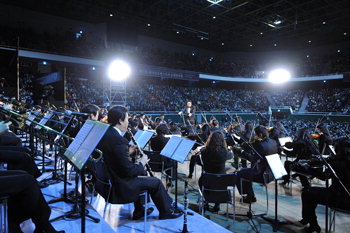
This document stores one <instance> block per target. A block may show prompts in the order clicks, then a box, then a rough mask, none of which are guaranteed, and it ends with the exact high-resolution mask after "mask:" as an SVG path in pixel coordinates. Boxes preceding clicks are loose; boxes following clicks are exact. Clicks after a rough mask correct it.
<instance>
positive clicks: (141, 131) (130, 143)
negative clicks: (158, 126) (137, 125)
mask: <svg viewBox="0 0 350 233" xmlns="http://www.w3.org/2000/svg"><path fill="white" fill-rule="evenodd" d="M142 134H143V130H141V129H139V130H137V132H136V133H135V135H134V138H135V140H136V142H137V139H139V137H141V135H142ZM129 145H134V142H133V141H132V140H131V141H130V142H129Z"/></svg>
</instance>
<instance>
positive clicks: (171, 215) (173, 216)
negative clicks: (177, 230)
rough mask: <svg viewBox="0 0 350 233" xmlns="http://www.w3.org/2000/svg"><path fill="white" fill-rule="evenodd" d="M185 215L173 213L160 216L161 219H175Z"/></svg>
mask: <svg viewBox="0 0 350 233" xmlns="http://www.w3.org/2000/svg"><path fill="white" fill-rule="evenodd" d="M182 214H183V213H182V212H180V213H175V212H171V213H169V214H164V215H159V219H173V218H178V217H180V216H181V215H182Z"/></svg>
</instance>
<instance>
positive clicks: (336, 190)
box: [301, 155, 350, 232]
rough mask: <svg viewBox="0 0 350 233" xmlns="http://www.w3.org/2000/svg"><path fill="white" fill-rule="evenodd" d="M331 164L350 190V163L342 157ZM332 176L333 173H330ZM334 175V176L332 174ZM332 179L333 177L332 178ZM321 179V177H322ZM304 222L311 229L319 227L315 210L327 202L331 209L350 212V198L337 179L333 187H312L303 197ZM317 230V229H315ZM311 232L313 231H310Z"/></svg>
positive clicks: (333, 181)
mask: <svg viewBox="0 0 350 233" xmlns="http://www.w3.org/2000/svg"><path fill="white" fill-rule="evenodd" d="M331 159H332V160H333V161H329V164H330V165H331V166H332V167H333V169H334V170H335V172H336V174H337V175H338V177H339V178H340V180H341V181H342V182H343V184H344V185H345V187H347V189H348V190H349V189H350V170H349V167H350V161H349V160H346V159H342V158H340V157H338V155H337V158H331ZM330 174H331V173H330ZM331 175H332V174H331ZM331 177H332V176H331ZM320 178H321V177H320ZM301 200H302V217H303V221H304V222H305V223H306V222H307V223H310V228H312V227H315V226H316V227H317V226H318V223H317V217H316V213H315V209H316V207H317V205H318V204H321V205H326V203H327V200H328V203H329V205H330V206H331V207H337V208H341V209H345V210H350V197H349V196H348V195H347V194H346V192H345V190H344V189H343V187H342V186H341V185H340V183H339V182H338V180H337V179H336V178H335V177H332V185H331V186H330V187H329V188H328V190H327V189H326V188H321V187H311V188H310V189H307V190H306V191H304V192H303V193H302V195H301ZM314 229H315V228H314ZM310 232H311V231H310Z"/></svg>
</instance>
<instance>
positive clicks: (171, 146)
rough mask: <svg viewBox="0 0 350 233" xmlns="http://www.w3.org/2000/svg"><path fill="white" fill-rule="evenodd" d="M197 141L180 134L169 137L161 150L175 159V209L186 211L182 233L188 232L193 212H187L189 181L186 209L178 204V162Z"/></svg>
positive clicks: (181, 160) (167, 156) (184, 157)
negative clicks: (188, 219)
mask: <svg viewBox="0 0 350 233" xmlns="http://www.w3.org/2000/svg"><path fill="white" fill-rule="evenodd" d="M195 143H196V142H195V141H192V140H188V139H185V138H181V137H178V136H173V137H171V138H170V139H169V141H168V143H167V144H166V145H165V147H164V148H163V150H162V151H161V152H160V154H161V155H162V156H164V157H166V158H169V159H171V160H173V161H175V163H174V164H175V169H174V173H175V203H174V209H175V211H177V212H183V213H184V228H183V230H182V233H187V232H188V231H187V214H190V215H193V213H188V212H187V193H186V192H187V181H185V211H183V210H180V209H179V207H178V206H177V187H178V185H177V163H178V162H180V163H183V162H184V161H185V159H186V157H187V155H188V154H189V153H190V151H191V150H192V147H193V145H194V144H195Z"/></svg>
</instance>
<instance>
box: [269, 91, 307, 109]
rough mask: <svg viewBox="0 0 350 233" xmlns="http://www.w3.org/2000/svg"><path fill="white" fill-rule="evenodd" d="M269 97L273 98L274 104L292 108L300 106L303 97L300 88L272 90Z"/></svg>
mask: <svg viewBox="0 0 350 233" xmlns="http://www.w3.org/2000/svg"><path fill="white" fill-rule="evenodd" d="M270 94H271V98H272V99H273V101H274V103H273V105H275V106H291V107H292V109H293V110H298V109H299V108H300V105H301V102H302V100H303V97H304V92H303V91H302V90H278V91H272V92H271V93H270Z"/></svg>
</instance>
